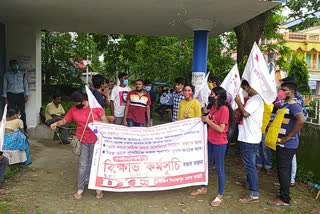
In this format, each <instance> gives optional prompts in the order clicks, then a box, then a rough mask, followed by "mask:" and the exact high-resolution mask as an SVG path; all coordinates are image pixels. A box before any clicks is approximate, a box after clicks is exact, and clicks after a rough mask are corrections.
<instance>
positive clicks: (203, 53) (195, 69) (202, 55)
mask: <svg viewBox="0 0 320 214" xmlns="http://www.w3.org/2000/svg"><path fill="white" fill-rule="evenodd" d="M185 24H186V25H187V26H188V27H189V28H190V29H192V31H193V33H194V43H193V44H194V47H193V66H192V84H193V85H194V86H195V89H196V91H197V88H198V87H200V86H201V83H202V81H203V79H204V78H205V75H206V73H207V58H208V32H209V31H210V29H212V28H213V27H214V25H215V22H214V21H213V20H208V19H190V20H187V21H186V22H185Z"/></svg>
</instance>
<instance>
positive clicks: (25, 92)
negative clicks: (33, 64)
mask: <svg viewBox="0 0 320 214" xmlns="http://www.w3.org/2000/svg"><path fill="white" fill-rule="evenodd" d="M9 66H10V70H9V71H8V72H6V73H5V74H4V76H3V97H4V99H5V102H6V103H7V104H8V105H9V106H12V107H14V108H18V109H19V110H20V112H21V120H22V121H23V127H24V130H25V132H26V131H27V123H26V112H25V104H26V103H27V102H28V96H29V94H30V91H29V87H28V81H27V77H26V73H25V72H21V71H20V70H19V64H18V61H17V60H10V62H9Z"/></svg>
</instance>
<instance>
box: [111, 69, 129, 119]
mask: <svg viewBox="0 0 320 214" xmlns="http://www.w3.org/2000/svg"><path fill="white" fill-rule="evenodd" d="M118 78H119V81H120V85H118V86H116V87H114V88H113V89H112V92H111V97H110V111H111V115H112V116H114V117H115V118H116V119H115V121H114V123H115V124H117V125H122V122H123V117H124V110H125V108H126V103H127V96H128V93H129V92H130V91H131V90H130V88H129V87H128V74H127V73H120V74H119V75H118Z"/></svg>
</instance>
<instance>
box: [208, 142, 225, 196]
mask: <svg viewBox="0 0 320 214" xmlns="http://www.w3.org/2000/svg"><path fill="white" fill-rule="evenodd" d="M226 150H227V144H224V145H215V144H212V143H210V142H209V141H208V167H209V166H210V163H211V160H212V155H213V157H214V162H215V165H216V172H217V175H218V186H219V187H218V194H219V195H223V192H224V185H225V183H226V176H225V173H224V156H225V154H226ZM202 187H207V185H202Z"/></svg>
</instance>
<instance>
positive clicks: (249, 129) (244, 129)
mask: <svg viewBox="0 0 320 214" xmlns="http://www.w3.org/2000/svg"><path fill="white" fill-rule="evenodd" d="M241 88H242V89H243V90H244V91H246V92H247V93H248V96H249V97H250V99H249V100H248V101H247V103H246V105H245V107H244V106H243V104H242V103H241V100H240V97H239V95H237V96H236V98H235V102H236V103H237V104H238V108H239V110H240V112H241V114H242V116H243V124H241V123H240V124H239V126H238V128H239V135H238V142H239V146H240V152H241V155H242V160H243V163H244V167H245V168H246V170H247V185H248V186H249V195H248V196H246V197H244V198H242V199H240V202H242V203H253V202H258V201H259V184H258V173H257V169H256V154H257V150H258V146H259V143H260V142H261V137H262V132H261V127H262V118H263V111H264V105H263V100H262V98H261V97H260V95H259V94H258V93H257V91H256V90H254V89H253V88H251V87H250V85H249V83H248V82H247V81H246V80H243V81H242V83H241Z"/></svg>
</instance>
